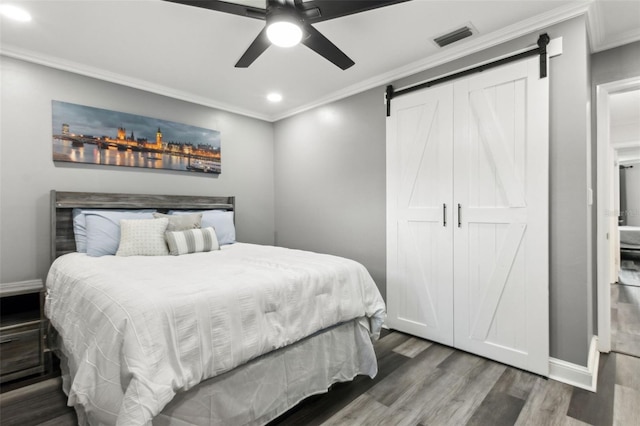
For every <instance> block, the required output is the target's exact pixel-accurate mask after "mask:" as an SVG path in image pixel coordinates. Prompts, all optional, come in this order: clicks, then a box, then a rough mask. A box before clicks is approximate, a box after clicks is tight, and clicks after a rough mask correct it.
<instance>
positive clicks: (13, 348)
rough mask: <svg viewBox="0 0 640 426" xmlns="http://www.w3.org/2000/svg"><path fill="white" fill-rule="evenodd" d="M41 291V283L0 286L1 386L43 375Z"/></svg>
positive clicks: (32, 282)
mask: <svg viewBox="0 0 640 426" xmlns="http://www.w3.org/2000/svg"><path fill="white" fill-rule="evenodd" d="M43 291H44V287H43V285H42V281H41V280H31V281H20V282H15V283H7V284H0V383H6V382H9V381H12V380H16V379H19V378H23V377H27V376H31V375H34V374H40V373H43V372H44V371H45V365H44V341H43V339H44V318H43V313H42V304H43Z"/></svg>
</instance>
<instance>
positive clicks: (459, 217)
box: [458, 203, 462, 228]
mask: <svg viewBox="0 0 640 426" xmlns="http://www.w3.org/2000/svg"><path fill="white" fill-rule="evenodd" d="M460 210H462V206H461V205H460V203H458V228H462V216H460Z"/></svg>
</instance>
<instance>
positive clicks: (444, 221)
mask: <svg viewBox="0 0 640 426" xmlns="http://www.w3.org/2000/svg"><path fill="white" fill-rule="evenodd" d="M442 226H444V227H445V228H446V227H447V205H446V204H445V203H443V204H442Z"/></svg>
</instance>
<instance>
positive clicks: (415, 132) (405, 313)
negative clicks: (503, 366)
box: [387, 85, 453, 345]
mask: <svg viewBox="0 0 640 426" xmlns="http://www.w3.org/2000/svg"><path fill="white" fill-rule="evenodd" d="M392 117H393V119H392V120H388V122H387V141H388V142H387V244H388V250H387V277H388V278H387V282H389V283H391V284H390V285H388V286H387V305H388V318H387V324H388V325H389V327H391V328H395V329H397V330H402V331H405V332H408V333H411V334H414V335H416V336H420V337H423V338H426V339H429V340H433V341H436V342H440V343H444V344H447V345H453V287H452V282H453V265H452V260H453V259H452V255H453V241H452V238H451V230H452V226H453V220H452V219H453V214H452V212H453V206H452V190H453V181H452V178H453V162H452V161H453V121H452V120H453V86H451V85H447V86H442V87H437V88H434V89H430V90H427V91H420V92H415V93H412V94H408V95H406V96H403V97H402V98H399V99H398V100H397V102H396V101H394V103H393V104H392Z"/></svg>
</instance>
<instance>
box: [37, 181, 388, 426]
mask: <svg viewBox="0 0 640 426" xmlns="http://www.w3.org/2000/svg"><path fill="white" fill-rule="evenodd" d="M234 207H235V205H234V199H233V197H186V196H153V195H130V194H97V193H91V194H88V193H73V192H55V191H52V257H53V259H52V260H54V261H53V263H52V266H51V269H50V271H49V274H48V277H47V296H46V302H45V313H46V315H47V317H48V318H49V320H50V323H51V326H52V329H53V330H52V336H51V337H52V341H53V345H54V350H55V351H56V353H57V354H58V355H59V357H60V358H61V367H62V373H63V387H64V391H65V393H66V394H67V395H68V396H69V404H70V405H73V406H74V408H75V409H76V412H77V413H78V418H79V420H80V423H81V424H85V423H89V424H105V425H109V424H118V425H150V424H153V425H204V424H207V425H214V424H229V425H243V424H251V425H254V424H255V425H258V424H265V423H267V422H268V421H270V420H272V419H273V418H275V417H277V416H279V415H280V414H282V413H284V412H285V411H287V410H288V409H289V408H291V407H293V406H294V405H296V404H297V403H298V402H299V401H301V400H302V399H304V398H306V397H308V396H310V395H313V394H317V393H321V392H326V391H327V389H328V387H329V386H330V385H331V384H333V383H335V382H339V381H348V380H351V379H353V378H354V377H355V376H356V375H359V374H365V375H369V376H371V377H374V376H375V375H376V373H377V362H376V357H375V353H374V351H373V346H372V339H375V338H376V337H377V335H378V333H379V331H380V327H381V325H382V322H383V320H384V315H385V307H384V302H383V301H382V298H381V296H380V293H379V292H378V289H377V287H376V285H375V283H374V282H373V280H372V279H371V276H370V275H369V273H368V272H367V270H366V269H365V268H364V267H363V266H362V265H361V264H359V263H357V262H354V261H352V260H349V259H345V258H341V257H337V256H330V255H323V254H318V253H312V252H307V251H301V250H291V249H286V248H281V247H272V246H261V245H254V244H244V243H239V242H235V227H234V224H233V213H234ZM198 218H199V219H200V220H199V221H198V220H197V219H198ZM114 226H115V227H116V228H117V229H115V228H114ZM114 229H115V230H114ZM211 229H214V231H211ZM74 231H75V232H74ZM114 242H115V243H116V244H115V246H114ZM163 244H164V247H163ZM114 250H115V251H114Z"/></svg>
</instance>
